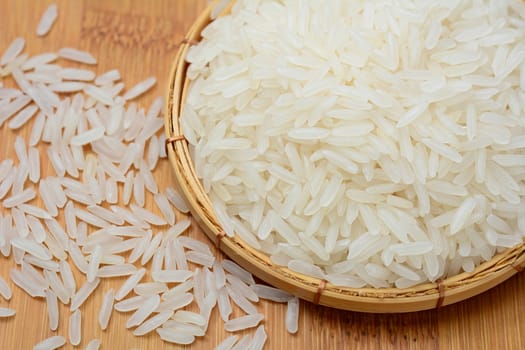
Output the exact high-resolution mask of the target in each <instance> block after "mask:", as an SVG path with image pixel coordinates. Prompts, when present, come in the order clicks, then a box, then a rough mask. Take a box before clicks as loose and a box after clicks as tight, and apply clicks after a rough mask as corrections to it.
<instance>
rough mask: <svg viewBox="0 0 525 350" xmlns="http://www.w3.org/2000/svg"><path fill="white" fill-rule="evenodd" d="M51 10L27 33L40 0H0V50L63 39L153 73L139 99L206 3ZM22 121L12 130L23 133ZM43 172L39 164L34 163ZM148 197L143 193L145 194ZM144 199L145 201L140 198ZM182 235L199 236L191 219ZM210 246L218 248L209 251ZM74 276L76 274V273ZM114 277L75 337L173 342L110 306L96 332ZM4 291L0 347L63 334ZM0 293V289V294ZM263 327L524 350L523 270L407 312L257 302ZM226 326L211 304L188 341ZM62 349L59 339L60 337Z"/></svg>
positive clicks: (145, 344) (416, 344)
mask: <svg viewBox="0 0 525 350" xmlns="http://www.w3.org/2000/svg"><path fill="white" fill-rule="evenodd" d="M55 2H56V3H57V5H58V9H59V19H58V21H57V22H56V23H55V26H54V27H53V29H52V31H51V32H50V34H49V35H48V36H46V37H45V38H39V37H37V36H36V35H35V29H36V25H37V23H38V19H39V18H40V15H41V14H42V13H43V11H44V9H45V8H46V7H47V6H48V5H49V4H50V3H52V1H49V0H39V1H34V0H0V53H1V52H3V51H4V50H5V49H6V47H7V46H8V45H9V43H10V42H11V41H12V40H13V39H14V38H15V37H17V36H23V37H24V38H26V40H27V45H26V52H27V53H29V54H37V53H41V52H44V51H53V50H58V49H59V48H61V47H65V46H70V47H77V48H79V49H82V50H87V51H90V52H91V53H93V54H94V55H95V56H96V57H97V58H98V62H99V64H98V65H97V67H96V70H97V71H98V72H99V73H101V72H104V71H106V70H109V69H111V68H118V69H119V70H120V72H121V73H122V76H123V80H124V82H125V83H126V85H127V86H128V87H129V86H131V85H133V84H135V83H136V82H138V81H141V80H142V79H145V78H146V77H148V76H150V75H154V76H156V77H157V78H158V84H157V86H156V87H155V90H154V91H153V92H152V93H149V94H148V95H147V96H145V97H144V98H142V99H141V100H140V101H141V103H143V105H144V106H148V105H149V103H150V102H151V101H152V100H153V99H154V98H155V97H156V96H158V95H163V94H164V91H165V87H166V85H167V79H168V71H169V67H170V63H171V61H172V59H173V57H174V56H175V53H176V50H177V44H178V43H179V42H180V40H181V39H182V38H183V35H184V33H185V31H186V30H187V29H188V28H189V26H190V24H191V23H192V21H193V20H194V19H195V18H196V17H197V15H198V14H199V12H200V11H201V10H202V9H203V8H204V6H205V5H206V0H150V1H144V0H113V1H108V0H59V1H55ZM29 130H30V129H29V128H23V129H21V130H20V131H19V134H21V135H23V136H26V137H27V136H28V132H29ZM15 136H16V134H15V133H13V132H12V131H11V130H9V129H8V128H7V127H6V126H5V125H4V126H3V127H2V128H1V129H0V140H2V143H1V146H0V159H4V158H6V157H14V149H13V141H14V138H15ZM43 163H44V164H43V166H42V168H43V169H42V171H43V172H44V173H46V172H47V171H48V169H49V165H48V164H46V163H45V161H44V162H43ZM170 172H171V169H170V166H169V164H168V163H167V161H164V162H162V164H160V166H159V167H158V168H157V171H156V177H157V179H159V181H160V183H161V184H162V185H163V186H167V185H173V184H172V181H173V180H172V176H171V175H170ZM150 199H151V198H150ZM149 204H151V200H149ZM191 234H192V235H193V236H194V237H199V238H200V239H203V240H205V239H206V237H205V236H204V234H202V233H201V232H200V231H199V229H198V228H197V227H196V225H193V228H192V232H191ZM219 254H220V253H219ZM13 266H15V264H14V262H13V259H5V258H3V257H1V258H0V274H1V276H3V277H4V278H7V276H8V271H9V269H10V268H12V267H13ZM77 277H78V276H77ZM122 280H123V279H121V280H115V281H104V282H103V283H102V284H101V286H99V289H98V290H97V293H96V295H95V296H94V297H92V298H90V299H89V300H88V301H87V302H86V303H85V304H84V305H83V306H82V308H81V310H82V313H83V340H82V343H81V345H80V348H83V347H85V346H86V344H87V342H88V341H89V340H91V339H92V338H99V339H101V340H102V344H103V345H102V349H132V348H138V349H176V348H178V347H176V346H173V345H169V344H166V343H163V342H162V341H160V340H159V338H158V336H157V335H156V334H150V335H149V336H146V337H134V336H133V335H132V334H131V332H130V331H128V330H126V328H125V326H124V325H125V322H126V318H127V315H125V314H118V313H116V312H115V313H114V314H113V318H112V319H111V321H110V326H109V328H108V329H107V330H106V331H101V330H100V328H99V326H98V324H97V321H96V320H97V314H98V310H99V307H100V304H101V299H102V295H103V293H104V291H107V290H108V289H109V288H111V287H113V288H118V286H119V285H120V284H121V283H122ZM9 283H10V285H11V287H12V289H13V291H14V296H13V298H12V299H11V301H10V302H6V301H5V300H0V307H5V306H9V307H12V308H14V309H16V310H17V315H16V317H14V318H10V319H7V320H0V349H2V350H10V349H31V348H32V346H33V345H34V344H35V343H37V342H38V341H40V340H42V339H44V338H47V337H49V336H51V335H55V334H59V335H65V336H67V315H68V314H69V310H68V308H67V307H64V306H63V305H61V308H60V312H61V315H62V316H63V317H61V320H60V326H59V330H58V331H57V332H51V331H50V330H49V327H48V321H47V316H46V307H45V303H44V302H43V301H42V300H34V299H31V298H29V297H28V296H27V295H25V293H23V292H22V291H21V290H20V289H18V288H17V287H16V286H14V285H13V284H12V283H11V282H9ZM0 299H1V298H0ZM259 309H260V311H261V312H263V313H264V314H265V315H266V320H265V325H266V331H267V333H268V335H269V341H268V342H267V347H266V349H287V350H292V349H306V350H309V349H322V350H324V349H327V350H328V349H359V350H365V349H405V348H407V349H525V275H524V274H519V275H517V276H516V277H513V278H512V279H511V280H509V281H507V282H505V283H503V284H501V285H500V286H498V287H496V288H494V289H492V290H491V291H489V292H486V293H484V294H482V295H480V296H478V297H475V298H472V299H471V300H468V301H465V302H462V303H459V304H456V305H452V306H448V307H444V308H442V309H440V310H432V311H427V312H418V313H411V314H396V315H374V314H361V313H354V312H345V311H338V310H333V309H329V308H325V307H319V306H315V305H312V304H309V303H306V302H304V303H302V306H301V316H300V325H299V332H298V333H297V334H296V335H289V334H288V333H287V332H286V331H285V330H284V314H285V307H284V306H283V305H279V304H274V303H269V302H261V303H260V305H259ZM228 335H229V334H228V333H226V332H225V331H223V330H222V321H221V322H220V318H219V316H218V312H217V311H214V313H213V314H212V321H211V324H210V326H209V330H208V333H207V334H206V336H205V337H203V338H199V339H198V340H197V341H196V342H195V343H194V344H193V345H192V346H189V347H187V348H188V349H212V348H213V347H214V346H215V345H216V344H218V343H219V342H220V341H221V340H222V339H225V338H226V337H227V336H228ZM66 348H68V347H67V346H66Z"/></svg>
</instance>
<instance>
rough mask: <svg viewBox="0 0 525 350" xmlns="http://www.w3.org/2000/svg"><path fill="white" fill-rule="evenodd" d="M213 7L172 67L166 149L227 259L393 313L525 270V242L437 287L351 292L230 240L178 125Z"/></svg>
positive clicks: (294, 286) (324, 301)
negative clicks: (192, 60) (191, 55)
mask: <svg viewBox="0 0 525 350" xmlns="http://www.w3.org/2000/svg"><path fill="white" fill-rule="evenodd" d="M211 9H212V7H211V6H209V7H208V8H207V9H206V10H205V11H204V12H203V13H202V14H201V15H200V16H199V18H198V19H197V20H196V22H195V23H194V24H193V26H192V27H191V28H190V30H189V32H188V33H187V35H186V37H185V39H184V40H183V42H182V43H181V45H180V47H179V51H178V53H177V56H176V58H175V61H174V63H173V66H172V67H171V72H170V77H169V87H168V92H167V98H166V113H165V132H166V138H167V140H166V149H167V152H168V156H169V160H170V163H171V165H172V167H173V169H174V173H173V174H174V176H175V178H176V182H177V183H178V185H179V190H180V192H181V194H182V195H183V196H184V197H185V199H186V201H187V203H188V205H189V206H190V209H191V213H192V215H193V217H194V218H195V219H196V221H197V222H198V223H199V226H200V227H201V229H202V230H203V231H204V232H205V233H206V235H207V236H208V237H209V239H210V240H211V241H212V242H214V243H215V244H216V246H218V248H220V250H222V251H223V252H224V253H226V255H228V256H229V257H230V258H231V259H232V260H234V261H235V262H237V263H238V264H239V265H241V266H242V267H244V268H245V269H246V270H248V271H250V272H251V273H252V274H254V275H255V276H257V277H258V278H260V279H261V280H263V281H265V282H267V283H269V284H270V285H273V286H275V287H277V288H280V289H283V290H285V291H288V292H290V293H292V294H294V295H296V296H298V297H300V298H302V299H304V300H308V301H310V302H313V303H316V304H321V305H325V306H330V307H333V308H337V309H344V310H352V311H360V312H374V313H392V312H411V311H420V310H428V309H433V308H439V307H442V306H445V305H449V304H453V303H456V302H458V301H462V300H465V299H467V298H470V297H472V296H475V295H477V294H480V293H482V292H484V291H486V290H488V289H490V288H492V287H494V286H496V285H498V284H499V283H502V282H503V281H505V280H507V279H508V278H510V277H511V276H513V275H514V274H515V273H517V272H520V271H521V270H523V268H524V267H525V244H524V243H522V244H520V245H519V246H517V247H515V248H512V249H508V250H506V251H505V252H503V253H500V254H498V255H496V256H495V257H493V258H492V259H491V260H490V261H487V262H485V263H483V264H481V265H480V266H478V267H477V268H476V269H475V270H474V271H473V272H471V273H461V274H458V275H456V276H452V277H449V278H446V279H442V280H439V281H437V282H436V283H424V284H420V285H417V286H415V287H411V288H404V289H400V288H377V289H376V288H347V287H338V286H335V285H333V284H331V283H328V282H327V281H325V280H319V279H316V278H312V277H309V276H305V275H302V274H299V273H296V272H294V271H291V270H290V269H288V268H286V267H281V266H277V265H275V264H273V263H272V262H271V261H270V258H269V257H268V256H267V255H265V254H263V253H261V252H259V251H257V250H255V249H253V248H252V247H250V246H249V245H248V244H247V243H245V242H244V241H242V240H241V239H239V238H238V237H237V236H234V237H228V236H226V235H225V234H224V231H223V230H222V228H221V225H220V224H219V221H218V219H217V218H216V216H215V214H214V212H213V207H212V204H211V202H210V199H209V198H208V196H207V194H206V193H205V191H204V189H203V187H202V185H201V183H200V182H199V179H198V178H197V175H196V173H195V169H194V167H193V162H192V159H191V157H190V152H189V148H188V143H187V141H186V140H185V138H184V136H183V133H182V127H181V125H180V123H179V118H180V116H181V110H182V108H183V105H184V100H185V96H186V92H187V89H188V85H189V80H188V79H187V78H186V69H187V68H188V63H187V62H186V61H185V57H186V53H187V52H188V49H189V48H190V46H191V45H194V44H196V43H197V42H198V41H199V40H200V33H201V31H202V30H203V29H204V28H205V27H206V26H207V25H208V24H209V23H210V22H211V19H210V13H211Z"/></svg>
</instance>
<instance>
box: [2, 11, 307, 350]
mask: <svg viewBox="0 0 525 350" xmlns="http://www.w3.org/2000/svg"><path fill="white" fill-rule="evenodd" d="M56 20H59V19H58V9H57V7H56V6H55V5H51V6H49V8H48V9H47V10H46V11H45V12H44V14H43V16H42V20H41V21H40V22H39V24H38V27H37V29H36V34H37V35H38V36H44V37H45V36H46V35H47V33H48V32H49V31H50V30H51V29H52V27H53V24H54V23H55V21H56ZM42 40H45V38H44V39H42ZM24 49H25V39H24V38H22V37H19V38H13V39H12V42H11V44H10V45H9V46H8V47H6V48H4V47H0V50H1V52H0V132H1V134H2V135H5V136H6V139H7V140H11V139H12V140H15V141H14V143H13V144H3V146H2V147H7V149H8V152H6V153H7V154H11V155H13V157H12V158H8V159H0V253H1V254H2V255H3V256H5V257H6V258H9V259H12V260H14V262H15V263H16V267H14V268H12V269H10V271H9V275H8V276H2V277H0V320H2V322H4V321H3V319H4V318H12V317H16V310H15V309H14V308H13V307H12V306H11V307H10V305H12V304H10V303H11V302H12V300H14V299H17V298H18V299H19V298H22V297H28V296H29V297H32V298H37V299H40V300H41V302H45V303H46V308H47V315H42V317H43V318H46V317H47V319H48V322H47V325H48V326H49V329H50V331H51V332H53V334H54V335H53V336H51V337H49V338H47V339H43V340H42V341H41V342H39V343H38V344H36V345H35V347H34V349H35V350H49V349H57V348H60V347H63V346H65V344H66V342H67V341H68V342H69V344H70V345H72V346H79V345H82V346H83V347H84V346H85V348H86V349H89V350H95V349H98V348H99V347H100V345H101V342H100V340H99V339H85V337H83V333H84V329H85V328H86V327H89V328H90V329H93V327H94V325H96V324H97V321H98V326H97V327H96V332H97V334H101V333H102V332H104V331H106V330H107V329H108V326H109V324H110V323H111V319H112V314H113V310H116V311H118V312H121V313H127V315H128V318H127V323H126V327H127V328H130V329H132V333H133V335H135V336H144V335H149V334H150V333H152V332H156V333H157V335H158V337H160V338H161V339H162V340H163V341H165V342H169V343H175V344H181V345H188V344H192V343H194V342H195V340H196V339H198V338H199V337H203V336H205V335H206V334H207V331H208V324H209V322H210V319H211V318H212V317H220V318H221V319H222V321H223V325H224V329H225V330H226V331H227V332H230V333H234V334H232V335H231V336H229V337H227V338H226V339H224V340H223V341H222V342H221V343H220V344H219V345H218V346H217V349H220V350H228V349H231V348H233V349H248V348H250V349H252V350H258V349H262V348H263V346H264V345H265V343H266V339H267V335H266V330H265V324H264V315H263V314H261V313H260V312H259V310H258V307H257V305H258V303H259V301H260V300H262V299H265V300H270V301H273V302H276V303H284V304H285V305H286V306H285V307H286V310H287V311H286V319H285V320H283V323H285V324H286V328H287V331H288V332H290V333H295V332H297V328H298V317H299V304H298V299H297V297H295V296H293V295H291V294H288V293H286V292H283V291H281V290H278V289H276V288H273V287H269V286H266V285H262V284H258V283H256V281H255V280H254V278H253V277H252V275H251V274H250V273H249V272H247V271H245V270H244V269H242V268H241V267H240V266H238V265H237V264H235V263H234V262H232V261H230V260H227V259H222V257H220V256H219V257H217V256H215V255H214V253H213V251H212V249H210V245H209V242H208V241H205V242H202V241H199V240H196V239H194V238H191V237H189V236H188V229H189V227H190V220H189V218H188V217H187V215H186V214H187V213H188V212H189V209H188V207H187V204H186V203H185V202H184V201H183V199H182V198H181V197H180V195H179V194H178V193H177V192H176V191H175V190H174V189H173V188H170V187H167V188H164V187H161V186H160V184H159V183H158V179H159V178H160V177H163V178H165V174H163V173H159V170H160V169H159V166H158V165H159V164H160V163H161V162H167V159H166V152H165V148H164V140H165V138H164V135H163V134H162V131H161V129H162V126H163V124H164V117H163V115H162V112H161V111H162V107H163V101H162V99H161V98H157V99H155V100H154V102H153V103H152V104H151V106H149V108H147V109H144V108H142V107H141V105H140V103H137V101H138V102H140V98H141V97H142V95H143V94H146V93H148V92H149V90H150V89H151V88H152V87H153V86H154V85H155V84H156V79H155V78H154V77H150V78H147V79H145V80H143V81H141V82H139V83H138V84H136V85H134V86H133V87H131V88H126V87H125V84H124V81H123V80H124V78H125V77H121V75H120V72H119V71H118V70H117V69H113V70H110V71H107V72H97V71H96V67H95V65H96V63H97V60H96V58H95V57H94V56H93V55H91V54H90V53H88V52H85V51H80V50H78V49H74V48H62V49H60V50H59V51H58V52H44V53H38V54H36V55H32V56H29V54H27V53H24ZM98 73H100V74H98ZM14 155H16V157H15V156H14ZM166 165H167V164H164V169H166ZM159 182H160V181H159ZM163 183H165V181H163ZM123 278H124V279H125V281H123V282H121V283H120V285H118V289H116V290H114V289H111V288H109V286H108V285H109V284H108V283H103V281H104V280H108V279H120V280H123ZM12 288H17V289H19V291H23V293H13V291H12ZM97 294H98V296H99V298H98V300H100V302H96V303H91V305H94V304H95V305H96V306H95V307H96V308H98V309H97V310H86V306H85V303H86V301H87V300H88V299H89V298H90V297H92V296H93V295H97ZM17 303H20V302H19V301H17ZM60 304H63V305H66V306H67V307H66V308H64V307H63V306H62V307H60V306H59V305H60ZM90 307H92V306H90ZM60 309H61V310H60ZM59 310H60V311H59ZM68 310H69V311H68ZM214 310H218V311H216V312H214ZM94 311H95V312H94ZM94 314H95V315H96V316H95V318H96V319H90V318H89V316H92V315H94ZM212 315H213V316H212ZM61 317H67V318H68V322H63V323H66V324H67V329H59V324H60V318H61ZM37 321H38V322H41V323H44V320H37ZM5 322H9V321H5ZM252 328H253V330H252V331H251V332H243V334H242V337H240V335H238V333H239V332H241V331H244V330H249V329H252ZM235 333H237V334H235ZM66 334H67V337H66V336H65V335H66ZM66 338H67V339H66ZM83 338H84V339H83ZM104 346H106V347H109V348H111V346H112V345H111V344H105V345H104Z"/></svg>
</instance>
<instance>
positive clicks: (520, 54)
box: [182, 0, 525, 287]
mask: <svg viewBox="0 0 525 350" xmlns="http://www.w3.org/2000/svg"><path fill="white" fill-rule="evenodd" d="M202 36H203V40H202V41H201V43H200V44H199V45H196V46H194V47H192V48H191V50H190V51H189V53H188V56H187V60H188V61H189V62H190V63H191V65H190V67H189V69H188V77H189V78H190V79H191V85H190V88H189V93H188V95H187V96H188V97H187V101H186V104H185V107H184V113H183V116H182V125H183V129H184V135H185V137H186V138H187V140H188V141H189V142H190V144H191V145H192V151H193V159H194V163H195V168H196V170H197V173H198V175H199V177H200V178H201V179H202V183H203V185H204V188H205V190H206V191H207V193H208V194H209V196H210V198H211V200H212V202H213V203H214V206H215V210H216V214H217V216H218V218H219V220H220V221H221V223H222V225H223V227H224V229H225V231H226V232H227V233H228V234H230V235H231V234H233V233H234V232H235V233H236V234H237V235H239V236H240V237H241V238H242V239H244V240H245V241H246V242H247V243H248V244H250V245H252V246H253V247H255V248H257V249H259V250H261V251H263V252H265V253H267V254H268V255H269V256H270V257H271V259H272V261H273V262H274V263H276V264H279V265H282V266H288V267H289V268H290V269H292V270H295V271H297V272H301V273H305V274H308V275H311V276H314V277H318V278H321V279H326V280H328V281H330V282H332V283H334V284H337V285H342V286H349V287H363V286H373V287H389V286H396V287H410V286H413V285H415V284H419V283H422V282H425V281H436V280H437V279H439V278H441V277H444V276H450V275H455V274H457V273H460V272H462V271H467V272H470V271H473V269H474V268H475V266H477V265H479V264H480V263H481V262H483V261H486V260H489V259H491V258H492V257H493V256H494V254H496V253H497V252H500V251H502V250H504V249H507V248H509V247H513V246H515V245H517V244H520V243H522V238H523V235H524V234H525V203H524V200H525V199H524V196H525V3H523V2H522V1H520V0H475V1H474V0H449V1H426V0H425V1H410V0H402V1H386V0H385V1H365V0H356V1H338V0H326V1H313V0H312V1H298V0H260V1H253V0H239V1H237V4H236V5H235V6H234V8H233V11H232V14H231V15H228V16H225V17H221V18H218V19H217V20H215V21H214V22H213V23H212V24H210V25H209V26H208V27H207V28H206V29H205V30H204V31H203V33H202Z"/></svg>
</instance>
